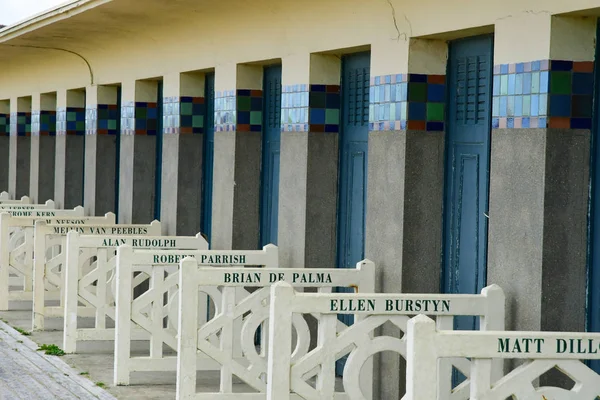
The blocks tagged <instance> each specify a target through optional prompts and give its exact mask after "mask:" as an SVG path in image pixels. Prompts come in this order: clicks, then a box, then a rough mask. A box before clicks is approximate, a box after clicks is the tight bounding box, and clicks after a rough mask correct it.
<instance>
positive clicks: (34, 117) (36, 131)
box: [31, 110, 40, 136]
mask: <svg viewBox="0 0 600 400" xmlns="http://www.w3.org/2000/svg"><path fill="white" fill-rule="evenodd" d="M39 135H40V111H39V110H33V111H32V112H31V136H39Z"/></svg>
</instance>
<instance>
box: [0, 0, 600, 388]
mask: <svg viewBox="0 0 600 400" xmlns="http://www.w3.org/2000/svg"><path fill="white" fill-rule="evenodd" d="M599 16H600V1H599V0H572V1H569V2H564V1H558V0H545V1H542V0H521V1H503V2H499V1H491V0H481V1H472V0H456V1H444V0H421V1H415V0H318V1H317V0H304V1H295V2H293V1H283V0H280V1H277V0H253V1H251V2H248V1H240V0H222V1H219V2H208V1H200V0H179V1H170V2H167V1H161V0H145V1H143V2H142V1H139V0H138V1H135V0H80V1H77V2H74V3H71V4H68V5H65V6H62V7H60V8H56V9H54V10H51V11H48V12H46V13H44V14H41V15H38V16H35V17H33V18H31V19H29V20H27V21H24V22H22V23H20V24H16V25H12V26H9V27H6V28H3V29H2V30H0V60H1V65H2V67H1V69H0V135H1V136H0V162H3V163H4V164H3V165H2V168H0V187H1V188H7V189H8V190H9V192H10V194H12V195H13V196H22V195H26V194H27V195H29V196H30V197H32V199H33V200H34V201H44V200H46V199H48V198H53V199H54V200H55V201H56V202H57V204H58V205H60V206H63V207H69V208H70V207H74V206H76V205H79V204H80V203H83V205H84V207H85V209H86V211H88V212H89V213H91V214H97V215H102V214H104V213H105V212H108V211H116V212H117V213H118V219H119V222H123V223H147V222H149V221H150V220H152V219H154V218H159V219H160V220H161V221H162V222H163V226H164V227H165V229H166V232H165V233H168V234H179V235H188V234H195V233H196V232H198V231H202V232H204V233H206V234H207V235H209V237H210V242H211V246H212V247H213V248H216V249H250V248H258V247H259V246H261V245H264V244H267V243H276V244H277V245H278V246H279V248H280V254H281V265H282V266H285V267H294V268H302V267H331V266H337V267H340V268H350V267H353V266H354V265H355V263H356V262H357V261H359V260H361V259H363V258H369V259H371V260H373V261H374V262H375V264H376V266H377V268H378V287H379V290H381V291H384V292H398V291H402V292H421V293H423V292H440V291H443V292H448V293H474V292H478V291H480V290H481V288H482V287H484V286H485V285H487V284H491V283H497V284H499V285H500V286H501V287H502V288H503V289H504V291H505V292H506V295H507V301H508V302H507V316H508V321H507V326H508V327H509V328H510V329H524V330H529V329H535V330H540V329H541V330H569V331H584V330H591V331H600V253H599V254H596V252H600V233H598V234H595V232H600V189H598V188H599V187H600V182H598V183H597V182H596V180H597V179H600V174H598V172H600V170H598V169H599V168H600V145H598V143H597V140H596V138H597V134H598V129H597V128H598V115H600V114H599V111H600V110H599V109H598V104H599V101H598V100H599V99H598V96H599V94H598V93H599V91H598V90H597V87H598V85H599V83H600V80H599V79H598V77H597V70H596V68H595V64H594V61H595V59H596V45H595V44H596V40H597V37H598V34H597V26H598V22H597V21H598V17H599ZM597 191H598V193H596V192H597ZM597 242H598V243H597ZM596 243H597V244H596ZM472 324H473V321H470V320H469V321H461V325H464V326H463V327H465V328H468V327H470V326H472ZM384 329H387V328H384ZM381 365H382V368H384V370H385V371H386V377H387V378H386V379H382V380H381V381H380V383H379V387H378V390H379V391H380V392H379V393H381V396H382V397H381V398H393V394H396V393H400V392H401V391H402V382H401V379H400V378H399V377H398V378H397V379H396V378H394V376H395V375H394V374H395V372H394V371H398V370H399V369H400V368H402V366H401V365H400V360H399V358H398V357H396V356H390V355H386V354H384V355H381ZM387 396H392V397H387Z"/></svg>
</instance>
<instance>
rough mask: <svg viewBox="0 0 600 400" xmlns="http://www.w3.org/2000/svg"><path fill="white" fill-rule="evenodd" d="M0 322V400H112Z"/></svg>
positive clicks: (53, 357) (110, 396) (91, 383)
mask: <svg viewBox="0 0 600 400" xmlns="http://www.w3.org/2000/svg"><path fill="white" fill-rule="evenodd" d="M37 347H38V346H37V345H36V344H35V343H34V342H33V341H31V340H29V339H28V338H27V337H26V336H23V335H21V334H19V333H18V332H16V331H15V330H14V329H12V328H11V327H9V326H8V325H6V324H5V323H3V322H0V400H16V399H23V400H38V399H39V400H46V399H48V400H50V399H52V400H54V399H61V400H71V399H102V400H113V399H115V398H114V397H113V396H112V395H110V394H109V393H108V392H106V391H104V390H102V389H101V388H99V387H98V386H96V385H95V384H94V383H93V382H91V381H90V380H88V379H86V378H85V377H83V376H80V375H79V373H78V372H77V371H75V370H73V369H72V368H71V367H69V366H68V365H67V364H66V363H65V362H64V361H62V360H61V359H60V358H58V357H56V356H47V355H45V354H43V352H38V351H36V349H37Z"/></svg>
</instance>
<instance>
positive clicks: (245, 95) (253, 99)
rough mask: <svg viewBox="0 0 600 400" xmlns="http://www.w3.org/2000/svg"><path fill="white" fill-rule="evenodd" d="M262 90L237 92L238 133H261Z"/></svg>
mask: <svg viewBox="0 0 600 400" xmlns="http://www.w3.org/2000/svg"><path fill="white" fill-rule="evenodd" d="M262 110H263V91H262V90H249V89H238V90H237V109H236V111H237V115H236V119H237V125H236V130H237V131H238V132H261V131H262Z"/></svg>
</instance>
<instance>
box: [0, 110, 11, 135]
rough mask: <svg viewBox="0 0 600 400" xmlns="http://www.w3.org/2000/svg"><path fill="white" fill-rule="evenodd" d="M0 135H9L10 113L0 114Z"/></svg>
mask: <svg viewBox="0 0 600 400" xmlns="http://www.w3.org/2000/svg"><path fill="white" fill-rule="evenodd" d="M0 136H10V114H0Z"/></svg>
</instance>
